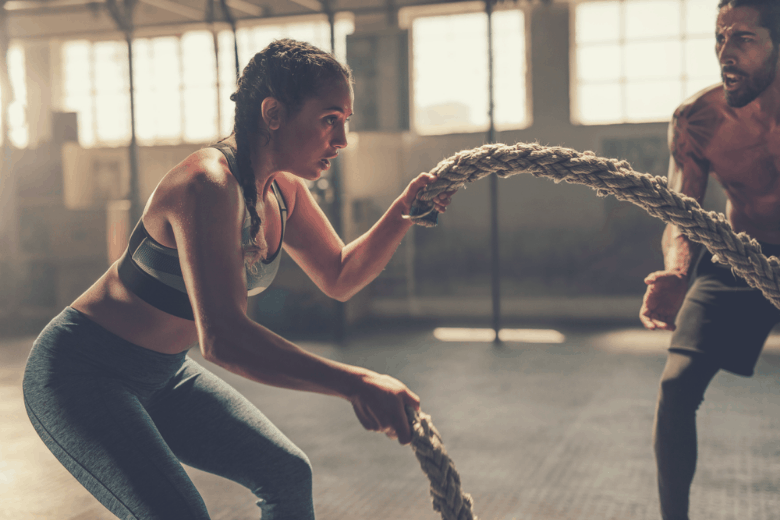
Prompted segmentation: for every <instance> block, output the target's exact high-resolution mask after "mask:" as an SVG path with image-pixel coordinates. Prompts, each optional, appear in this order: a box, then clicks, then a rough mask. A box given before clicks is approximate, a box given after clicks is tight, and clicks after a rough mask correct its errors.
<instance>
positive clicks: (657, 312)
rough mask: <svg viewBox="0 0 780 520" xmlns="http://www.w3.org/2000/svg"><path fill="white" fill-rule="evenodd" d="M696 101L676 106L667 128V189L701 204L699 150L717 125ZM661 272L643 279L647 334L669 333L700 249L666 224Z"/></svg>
mask: <svg viewBox="0 0 780 520" xmlns="http://www.w3.org/2000/svg"><path fill="white" fill-rule="evenodd" d="M702 103H703V101H702V100H701V99H697V100H695V101H693V102H692V103H689V104H683V105H682V106H680V107H679V108H678V109H677V110H676V111H675V112H674V116H673V117H672V121H671V124H670V125H669V151H670V152H671V157H670V159H669V178H668V186H669V188H670V189H672V190H674V191H677V192H678V193H681V194H683V195H687V196H689V197H692V198H694V199H696V201H697V202H699V203H700V204H701V202H702V201H703V200H704V194H705V192H706V191H707V179H708V177H709V162H708V161H707V160H706V158H705V155H704V150H705V149H706V146H707V144H708V142H709V139H710V138H711V136H712V133H713V132H712V128H713V127H714V124H715V123H716V121H712V120H711V117H708V113H709V114H712V111H708V110H706V109H702V107H701V106H697V105H701V104H702ZM707 119H710V121H707ZM661 248H662V251H663V255H664V270H663V271H656V272H654V273H651V274H650V275H648V276H647V278H645V283H646V284H647V291H646V293H645V297H644V301H643V303H642V309H641V310H640V312H639V318H640V320H641V321H642V324H643V325H644V326H645V327H646V328H648V329H662V330H674V329H675V325H674V320H675V318H676V316H677V312H678V311H679V310H680V307H681V306H682V302H683V300H684V299H685V293H686V292H687V289H688V277H689V276H690V272H691V269H692V267H693V262H694V259H695V258H696V257H697V255H698V253H699V251H700V248H701V246H700V245H699V244H697V243H695V242H692V241H691V240H689V239H688V238H687V237H686V236H685V235H684V234H683V232H682V231H681V230H680V229H679V228H678V227H677V226H675V225H673V224H668V225H667V226H666V229H665V230H664V234H663V238H662V241H661Z"/></svg>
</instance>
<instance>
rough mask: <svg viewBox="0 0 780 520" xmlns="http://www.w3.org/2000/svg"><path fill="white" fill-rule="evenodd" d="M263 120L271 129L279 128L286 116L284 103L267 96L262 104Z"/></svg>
mask: <svg viewBox="0 0 780 520" xmlns="http://www.w3.org/2000/svg"><path fill="white" fill-rule="evenodd" d="M260 111H261V113H262V117H263V122H264V123H265V125H266V126H267V127H268V129H269V130H278V129H279V127H280V126H281V124H282V118H283V117H284V105H282V102H281V101H279V100H278V99H276V98H273V97H270V96H269V97H267V98H265V99H264V100H263V102H262V104H261V105H260Z"/></svg>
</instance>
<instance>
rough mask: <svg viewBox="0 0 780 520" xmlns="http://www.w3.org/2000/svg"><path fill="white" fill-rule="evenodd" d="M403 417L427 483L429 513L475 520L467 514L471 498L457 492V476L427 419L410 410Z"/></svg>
mask: <svg viewBox="0 0 780 520" xmlns="http://www.w3.org/2000/svg"><path fill="white" fill-rule="evenodd" d="M406 415H407V417H408V418H409V424H410V425H411V427H412V450H413V451H414V454H415V455H416V456H417V460H419V461H420V467H422V470H423V472H424V473H425V474H426V475H427V476H428V480H430V482H431V499H432V501H433V509H434V510H435V511H438V512H439V513H441V518H442V520H477V517H476V516H474V513H473V512H472V511H471V507H472V501H471V496H470V495H469V494H468V493H463V492H462V491H461V489H460V475H458V472H457V470H456V469H455V464H453V462H452V460H450V457H449V455H447V450H446V449H444V444H443V443H442V440H441V435H439V432H438V431H436V428H435V427H434V426H433V423H431V417H430V416H429V415H427V414H424V413H422V412H417V411H416V410H414V409H412V408H411V407H407V408H406Z"/></svg>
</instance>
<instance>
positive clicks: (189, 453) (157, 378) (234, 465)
mask: <svg viewBox="0 0 780 520" xmlns="http://www.w3.org/2000/svg"><path fill="white" fill-rule="evenodd" d="M24 401H25V405H26V407H27V413H28V415H29V417H30V420H31V421H32V424H33V426H34V427H35V430H36V431H37V432H38V435H40V436H41V439H43V442H44V443H46V446H48V448H49V449H50V450H51V451H52V453H54V455H55V456H56V457H57V459H59V461H60V462H61V463H62V465H63V466H65V467H66V468H67V469H68V471H70V472H71V473H72V474H73V476H74V477H76V479H78V481H79V482H80V483H81V484H82V485H83V486H84V487H85V488H87V489H88V490H89V492H90V493H92V494H93V495H94V496H95V498H97V499H98V500H99V501H100V502H101V503H102V504H103V505H104V506H106V507H107V508H108V509H109V510H110V511H111V512H112V513H114V514H115V515H116V516H117V517H119V518H122V519H128V520H130V519H132V520H206V519H208V518H209V514H208V511H206V506H205V505H204V503H203V499H202V498H201V496H200V494H199V493H198V491H197V489H195V486H194V485H193V484H192V481H191V480H190V479H189V477H188V476H187V474H186V473H185V471H184V469H183V468H182V466H181V463H185V464H187V465H189V466H192V467H194V468H198V469H201V470H203V471H207V472H210V473H214V474H217V475H220V476H223V477H225V478H228V479H230V480H233V481H235V482H238V483H239V484H241V485H243V486H245V487H247V488H248V489H249V490H251V491H252V493H254V494H255V495H256V496H257V497H258V498H259V499H260V500H259V501H258V506H259V507H260V510H261V511H262V517H263V520H271V519H273V520H282V519H285V520H287V519H289V520H292V519H295V520H310V519H313V518H314V509H313V505H312V473H311V465H310V464H309V460H308V459H307V458H306V455H305V454H304V453H303V452H302V451H301V450H300V449H299V448H298V447H296V446H295V445H294V444H293V443H292V442H290V440H289V439H287V437H285V436H284V434H282V432H280V431H279V430H278V429H277V428H276V427H275V426H274V425H273V424H272V423H271V422H270V421H269V420H268V419H267V418H266V417H265V416H264V415H263V414H262V413H261V412H260V411H259V410H258V409H257V408H256V407H255V406H254V405H252V404H251V403H250V402H249V401H248V400H247V399H245V398H244V397H243V396H242V395H241V394H239V393H238V392H237V391H236V390H234V389H233V388H232V387H230V386H229V385H227V384H226V383H225V382H224V381H222V380H221V379H219V378H218V377H216V376H215V375H214V374H212V373H211V372H209V371H208V370H206V369H204V368H203V367H201V366H200V365H198V364H197V363H195V362H194V361H193V360H192V359H190V358H189V357H187V356H186V353H181V354H175V355H170V354H161V353H159V352H155V351H152V350H148V349H145V348H143V347H139V346H137V345H134V344H132V343H129V342H127V341H125V340H123V339H121V338H119V337H117V336H116V335H114V334H112V333H111V332H109V331H107V330H106V329H104V328H102V327H100V326H99V325H98V324H96V323H94V322H93V321H91V320H90V319H88V318H87V317H86V316H84V315H83V314H81V313H79V312H78V311H76V310H74V309H72V308H66V309H65V310H64V311H63V312H62V313H61V314H60V315H59V316H57V317H56V318H54V319H53V320H52V321H51V322H50V323H49V324H48V325H47V326H46V328H45V329H44V330H43V332H41V334H40V336H39V337H38V339H37V340H36V341H35V344H34V345H33V349H32V352H31V353H30V357H29V360H28V362H27V368H26V371H25V374H24Z"/></svg>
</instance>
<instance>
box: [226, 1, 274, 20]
mask: <svg viewBox="0 0 780 520" xmlns="http://www.w3.org/2000/svg"><path fill="white" fill-rule="evenodd" d="M226 3H227V5H228V6H229V7H232V8H233V9H235V10H236V11H241V12H242V13H244V14H248V15H249V16H253V17H255V18H261V17H262V16H263V15H264V14H265V9H263V8H262V7H260V6H259V5H256V4H253V3H252V2H247V1H245V0H227V1H226Z"/></svg>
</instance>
